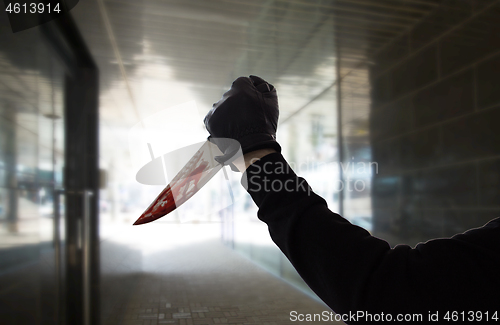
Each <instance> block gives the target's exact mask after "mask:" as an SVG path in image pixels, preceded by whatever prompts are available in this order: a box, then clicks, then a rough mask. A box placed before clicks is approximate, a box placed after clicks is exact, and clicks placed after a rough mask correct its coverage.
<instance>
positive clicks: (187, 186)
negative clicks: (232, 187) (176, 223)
mask: <svg viewBox="0 0 500 325" xmlns="http://www.w3.org/2000/svg"><path fill="white" fill-rule="evenodd" d="M219 139H220V138H219ZM219 139H215V140H219ZM223 140H224V141H229V142H231V141H233V142H234V145H235V146H237V147H238V148H239V149H238V150H237V152H236V154H235V155H234V156H233V157H232V158H231V159H230V161H234V159H236V158H237V157H238V156H241V155H242V152H241V147H240V146H239V143H238V141H236V140H233V139H223ZM214 142H216V141H214V139H211V140H210V141H209V140H207V141H205V142H204V143H203V145H202V146H201V147H200V148H199V149H198V151H196V153H195V154H194V155H193V156H192V157H191V159H189V161H188V162H187V163H186V164H185V165H184V167H182V169H181V170H180V171H179V172H178V173H177V175H175V177H174V178H173V179H172V181H171V182H170V183H169V184H168V185H167V187H165V189H164V190H163V191H162V192H161V193H160V194H159V195H158V196H157V197H156V199H155V200H154V201H153V202H152V203H151V205H150V206H149V207H148V208H147V209H146V211H144V212H143V214H142V215H141V216H140V217H139V219H137V220H136V221H135V222H134V225H142V224H145V223H149V222H151V221H155V220H157V219H159V218H161V217H163V216H165V215H167V214H169V213H170V212H172V211H174V210H175V209H177V208H178V207H180V206H181V205H182V204H183V203H185V202H186V201H187V200H189V199H190V198H191V197H193V195H195V194H196V193H197V192H198V191H199V190H200V189H201V188H202V187H203V186H205V184H207V183H208V181H210V179H212V178H213V177H214V176H215V174H217V173H218V172H219V171H220V170H221V169H222V168H223V164H221V163H220V162H218V161H217V157H220V156H222V155H223V153H222V152H221V151H220V150H219V148H218V147H217V145H216V144H215V143H214ZM166 163H167V162H166ZM226 178H227V177H226Z"/></svg>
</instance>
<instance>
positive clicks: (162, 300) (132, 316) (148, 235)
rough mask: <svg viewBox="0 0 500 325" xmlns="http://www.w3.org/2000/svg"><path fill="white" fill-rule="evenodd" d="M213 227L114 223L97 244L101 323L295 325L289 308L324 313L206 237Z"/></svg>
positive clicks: (311, 301)
mask: <svg viewBox="0 0 500 325" xmlns="http://www.w3.org/2000/svg"><path fill="white" fill-rule="evenodd" d="M189 226H191V227H189ZM210 227H212V228H211V229H210ZM214 227H220V226H219V225H205V226H203V225H195V227H193V225H175V224H171V225H168V224H159V225H155V226H154V227H152V226H151V227H150V228H141V229H140V230H137V229H138V228H136V227H122V228H121V229H120V230H118V231H117V230H116V228H114V230H115V232H114V234H113V235H111V236H108V238H110V239H109V240H103V241H102V242H101V250H102V253H101V260H102V262H101V264H102V279H101V292H102V297H101V315H102V323H103V324H104V325H111V324H123V325H128V324H131V325H132V324H133V325H136V324H137V325H139V324H141V325H145V324H148V325H149V324H179V325H202V324H263V325H266V324H267V325H271V324H272V325H278V324H296V323H297V321H295V322H293V321H291V319H290V312H292V311H296V312H297V313H302V314H313V313H316V314H317V313H321V312H323V311H325V310H326V311H329V309H328V307H326V306H325V305H324V304H323V303H321V302H319V301H317V300H315V299H313V298H311V297H310V296H308V295H307V294H305V293H303V292H302V291H300V290H298V289H296V288H295V287H293V286H291V285H289V284H288V283H286V282H284V281H283V280H281V279H279V278H277V277H275V276H274V275H272V274H270V273H268V272H267V271H265V270H263V269H262V268H260V267H259V266H257V265H255V264H254V263H252V262H251V261H249V260H248V259H246V258H245V257H243V256H241V255H239V254H238V253H237V252H235V251H233V250H232V249H230V248H228V247H226V246H224V245H223V244H222V243H221V242H220V240H219V239H218V238H214V237H213V236H212V237H211V236H209V235H208V236H207V234H210V233H211V232H212V233H214V232H215V228H214ZM138 232H144V236H139V235H138ZM108 235H109V234H108ZM193 235H194V236H195V239H196V238H197V239H198V240H197V241H195V242H194V243H192V242H189V241H188V240H187V238H188V237H189V236H193ZM112 238H115V239H116V238H118V239H120V241H121V242H117V241H113V240H111V239H112ZM139 238H142V239H140V240H139ZM134 240H136V241H137V242H135V243H134ZM139 241H140V243H139ZM125 242H126V243H127V245H124V243H125ZM141 244H143V245H142V246H141Z"/></svg>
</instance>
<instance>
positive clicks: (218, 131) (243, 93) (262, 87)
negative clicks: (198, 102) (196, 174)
mask: <svg viewBox="0 0 500 325" xmlns="http://www.w3.org/2000/svg"><path fill="white" fill-rule="evenodd" d="M278 117H279V110H278V96H277V94H276V89H275V88H274V86H273V85H271V84H269V83H267V82H266V81H265V80H264V79H262V78H259V77H257V76H250V77H240V78H238V79H236V80H235V81H234V82H233V84H232V85H231V89H229V91H227V92H226V93H225V94H224V95H223V96H222V98H221V99H220V100H219V101H218V102H217V103H215V104H214V105H213V107H212V109H211V110H210V112H208V114H207V115H206V116H205V119H204V123H205V127H206V128H207V130H208V132H209V133H210V137H209V138H208V139H209V140H210V141H212V142H214V143H215V144H216V145H217V146H218V147H219V149H220V150H221V151H222V152H223V153H224V156H220V157H217V158H218V159H217V160H218V161H219V162H221V163H225V162H226V161H232V159H231V158H233V157H234V155H235V154H236V153H237V151H238V149H239V148H236V147H235V142H234V141H226V140H224V139H220V140H219V139H218V138H229V139H234V140H237V141H238V142H239V144H240V145H241V149H242V152H243V154H246V153H248V152H251V151H254V150H257V149H264V148H273V149H275V150H276V151H278V152H281V147H280V145H279V144H278V142H276V129H277V128H278Z"/></svg>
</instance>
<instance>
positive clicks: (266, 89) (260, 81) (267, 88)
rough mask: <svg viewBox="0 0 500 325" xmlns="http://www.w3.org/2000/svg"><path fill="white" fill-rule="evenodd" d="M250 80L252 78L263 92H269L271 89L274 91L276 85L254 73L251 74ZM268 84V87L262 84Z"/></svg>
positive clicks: (254, 83)
mask: <svg viewBox="0 0 500 325" xmlns="http://www.w3.org/2000/svg"><path fill="white" fill-rule="evenodd" d="M249 78H250V80H252V83H253V85H254V86H255V87H256V88H257V89H258V90H259V91H260V92H261V93H265V92H269V91H272V90H273V89H274V86H273V85H271V84H270V83H269V82H267V81H265V80H264V79H262V78H261V77H258V76H254V75H251V76H250V77H249ZM264 84H265V85H267V87H264V86H262V85H264Z"/></svg>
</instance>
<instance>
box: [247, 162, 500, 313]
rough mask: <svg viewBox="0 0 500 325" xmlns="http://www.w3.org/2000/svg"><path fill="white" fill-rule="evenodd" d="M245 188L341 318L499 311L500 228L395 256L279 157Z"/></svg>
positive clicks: (255, 168) (403, 249)
mask: <svg viewBox="0 0 500 325" xmlns="http://www.w3.org/2000/svg"><path fill="white" fill-rule="evenodd" d="M242 182H243V183H245V182H247V183H248V184H247V186H248V188H247V191H248V192H249V194H250V195H251V197H252V199H253V200H254V202H255V203H256V204H257V206H258V207H259V211H258V217H259V219H260V220H262V221H263V222H265V223H266V224H267V225H268V228H269V232H270V235H271V237H272V239H273V241H274V242H275V243H276V245H277V246H278V247H279V248H280V249H281V251H282V252H283V253H284V254H285V255H286V256H287V258H288V259H289V260H290V262H291V263H292V265H293V266H294V267H295V269H296V270H297V271H298V273H299V274H300V276H301V277H302V278H303V279H304V281H305V282H306V283H307V284H308V285H309V286H310V287H311V289H312V290H313V291H314V292H315V293H316V294H317V295H318V296H319V297H320V298H321V299H322V300H323V301H324V302H325V303H326V304H327V305H328V306H330V307H331V308H332V310H334V311H335V312H336V313H341V314H345V313H349V312H351V313H356V312H360V311H364V312H370V313H381V312H383V313H393V314H396V313H416V312H420V313H422V314H423V317H424V320H426V317H428V314H429V313H430V312H435V311H446V310H461V309H464V310H485V309H486V308H490V309H491V310H493V309H495V308H496V309H500V308H499V307H498V306H500V300H499V298H498V297H499V295H498V289H499V288H500V281H499V280H498V279H497V278H498V277H497V276H496V275H495V272H498V271H499V269H498V266H496V265H500V263H499V262H500V259H499V254H498V251H499V246H500V241H499V238H500V233H499V231H498V229H499V228H498V220H495V221H494V222H490V223H489V224H488V225H487V226H485V227H484V228H481V229H475V230H472V231H469V232H467V233H465V234H461V235H457V236H454V237H453V238H451V239H438V240H432V241H429V242H427V243H424V244H419V245H417V246H416V247H415V248H411V247H409V246H407V245H398V246H396V247H395V248H391V247H390V245H389V244H388V243H387V242H386V241H384V240H381V239H379V238H376V237H374V236H372V235H371V234H370V233H369V232H368V231H366V230H365V229H363V228H361V227H358V226H356V225H353V224H351V223H350V222H349V221H348V220H346V219H344V218H343V217H341V216H340V215H338V214H336V213H333V212H332V211H330V210H329V209H328V207H327V204H326V202H325V200H324V199H322V198H321V197H319V196H318V195H316V194H315V193H314V192H313V191H312V189H311V188H310V187H309V185H308V184H307V182H306V181H305V180H304V179H303V178H300V177H297V175H296V174H295V173H294V172H293V171H292V170H291V169H290V167H289V165H288V163H287V162H286V161H285V159H284V158H283V156H282V155H281V154H279V153H274V154H270V155H267V156H265V157H263V158H262V159H261V160H259V161H257V162H256V163H254V164H252V165H251V166H250V167H249V168H248V169H247V171H246V172H245V173H244V175H243V178H242ZM244 185H246V184H244ZM488 296H489V297H490V298H485V297H488ZM493 297H495V298H493ZM499 317H500V311H499Z"/></svg>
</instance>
